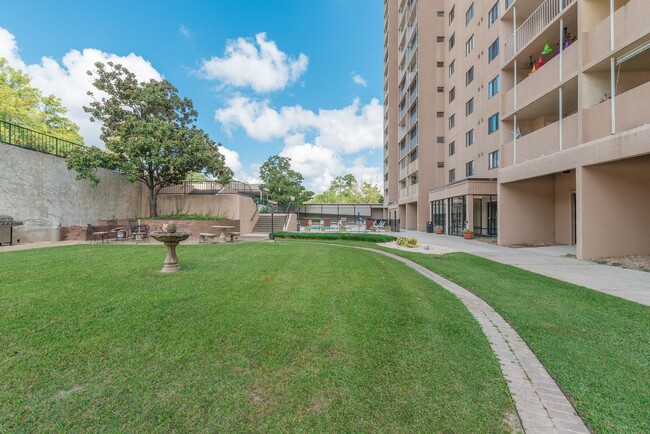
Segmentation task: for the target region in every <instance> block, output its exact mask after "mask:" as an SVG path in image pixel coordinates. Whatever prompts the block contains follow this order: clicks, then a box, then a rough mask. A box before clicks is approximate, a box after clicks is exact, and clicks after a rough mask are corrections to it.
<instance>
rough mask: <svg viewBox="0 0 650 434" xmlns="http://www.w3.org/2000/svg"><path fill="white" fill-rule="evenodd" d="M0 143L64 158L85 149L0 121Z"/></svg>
mask: <svg viewBox="0 0 650 434" xmlns="http://www.w3.org/2000/svg"><path fill="white" fill-rule="evenodd" d="M0 142H4V143H8V144H10V145H14V146H20V147H21V148H26V149H32V150H34V151H39V152H44V153H46V154H51V155H56V156H58V157H66V156H67V155H68V154H69V153H70V152H71V151H73V150H74V149H79V148H84V147H85V146H84V145H80V144H78V143H73V142H70V141H68V140H64V139H60V138H58V137H54V136H51V135H49V134H45V133H41V132H38V131H35V130H31V129H29V128H25V127H21V126H19V125H15V124H12V123H10V122H6V121H2V120H0Z"/></svg>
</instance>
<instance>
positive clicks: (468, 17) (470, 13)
mask: <svg viewBox="0 0 650 434" xmlns="http://www.w3.org/2000/svg"><path fill="white" fill-rule="evenodd" d="M472 18H474V3H472V4H471V5H469V9H467V12H465V25H468V24H469V23H470V21H472Z"/></svg>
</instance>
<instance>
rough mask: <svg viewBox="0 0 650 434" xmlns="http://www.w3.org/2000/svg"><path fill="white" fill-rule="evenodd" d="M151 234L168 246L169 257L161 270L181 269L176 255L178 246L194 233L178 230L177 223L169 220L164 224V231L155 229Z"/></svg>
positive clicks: (164, 271)
mask: <svg viewBox="0 0 650 434" xmlns="http://www.w3.org/2000/svg"><path fill="white" fill-rule="evenodd" d="M150 235H151V238H153V239H154V240H156V241H160V242H161V243H164V244H165V245H166V246H167V257H166V258H165V265H163V267H162V270H161V271H162V272H163V273H176V272H177V271H180V269H181V266H180V265H179V264H178V257H177V256H176V246H178V244H179V243H180V242H181V241H185V240H186V239H187V238H188V237H189V236H190V235H192V232H176V223H174V222H169V223H167V224H164V225H162V231H155V232H152V233H151V234H150Z"/></svg>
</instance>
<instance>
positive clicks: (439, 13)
mask: <svg viewBox="0 0 650 434" xmlns="http://www.w3.org/2000/svg"><path fill="white" fill-rule="evenodd" d="M436 15H438V18H444V17H445V11H438V12H436Z"/></svg>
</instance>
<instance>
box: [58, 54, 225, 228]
mask: <svg viewBox="0 0 650 434" xmlns="http://www.w3.org/2000/svg"><path fill="white" fill-rule="evenodd" d="M95 67H96V70H95V71H94V72H93V71H88V74H89V75H90V76H91V77H92V78H93V85H94V86H95V88H96V89H97V90H98V91H100V92H101V95H102V96H101V97H100V98H96V97H95V95H94V93H93V92H88V94H89V95H90V96H91V97H93V101H92V102H91V103H90V106H87V107H84V110H85V111H86V112H87V113H90V115H91V121H93V122H101V123H102V128H101V135H100V137H101V139H102V140H103V141H104V144H105V145H106V151H102V150H100V149H98V148H95V147H91V148H87V149H80V150H76V151H74V152H73V153H71V154H70V156H69V157H68V160H67V161H68V168H69V169H74V170H75V171H76V172H77V179H89V180H91V182H92V183H93V184H94V185H96V184H97V183H98V182H99V178H98V177H97V175H96V174H95V170H96V168H97V167H105V168H109V169H114V170H117V171H119V172H121V173H123V174H125V175H126V176H127V177H128V178H129V180H130V181H132V182H135V181H139V182H142V183H143V184H144V185H145V186H146V187H147V189H148V190H149V213H150V215H151V216H152V217H155V216H157V214H158V210H157V198H158V193H159V192H160V190H162V189H163V188H164V187H167V186H170V185H175V184H180V183H182V182H183V181H185V180H186V179H187V177H188V175H190V174H193V173H196V172H198V173H203V174H205V175H207V176H210V177H213V178H216V179H218V180H220V181H222V182H228V181H230V179H231V178H232V171H231V170H230V169H229V168H228V167H227V166H226V164H225V160H224V156H223V154H221V153H220V152H219V146H220V145H219V144H217V143H215V142H214V141H213V140H212V139H210V137H208V135H207V134H206V133H205V132H204V131H203V130H201V129H199V128H197V127H196V125H195V122H196V117H197V112H196V110H195V109H194V106H193V103H192V100H190V99H189V98H181V97H180V96H179V95H178V90H177V89H176V88H175V87H174V86H173V85H172V84H171V83H170V82H168V81H167V80H162V81H157V80H149V81H147V82H138V80H137V78H136V76H135V74H133V73H132V72H131V71H129V70H128V69H127V68H125V67H124V66H122V65H119V64H113V63H112V62H108V64H104V63H101V62H97V63H95Z"/></svg>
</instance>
